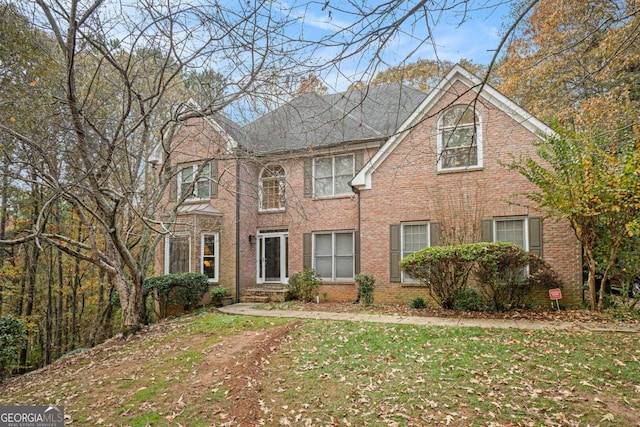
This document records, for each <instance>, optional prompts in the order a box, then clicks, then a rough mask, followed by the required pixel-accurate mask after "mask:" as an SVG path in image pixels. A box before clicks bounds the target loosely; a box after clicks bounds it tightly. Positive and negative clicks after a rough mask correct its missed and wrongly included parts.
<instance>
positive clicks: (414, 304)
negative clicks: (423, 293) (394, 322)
mask: <svg viewBox="0 0 640 427" xmlns="http://www.w3.org/2000/svg"><path fill="white" fill-rule="evenodd" d="M426 306H427V303H426V302H425V301H424V298H422V297H415V298H411V300H409V307H411V308H425V307H426Z"/></svg>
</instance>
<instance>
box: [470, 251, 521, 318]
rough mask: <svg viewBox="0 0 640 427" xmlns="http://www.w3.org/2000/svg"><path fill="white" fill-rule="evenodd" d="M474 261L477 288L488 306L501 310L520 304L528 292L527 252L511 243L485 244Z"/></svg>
mask: <svg viewBox="0 0 640 427" xmlns="http://www.w3.org/2000/svg"><path fill="white" fill-rule="evenodd" d="M476 261H477V268H476V269H475V277H476V280H477V282H478V287H479V289H480V292H481V293H482V295H483V296H484V297H485V298H486V300H487V301H488V302H489V303H490V304H492V306H493V307H492V308H494V309H496V310H499V311H505V310H509V309H512V308H515V307H520V306H521V305H522V304H523V303H524V299H525V298H526V297H527V296H528V295H529V294H530V292H531V286H530V285H529V280H528V278H527V266H528V264H529V253H528V252H526V251H525V250H523V249H522V248H520V247H518V246H516V245H513V244H511V243H504V242H496V243H488V244H486V245H485V246H484V247H483V248H482V250H481V251H480V252H479V253H478V254H477V258H476Z"/></svg>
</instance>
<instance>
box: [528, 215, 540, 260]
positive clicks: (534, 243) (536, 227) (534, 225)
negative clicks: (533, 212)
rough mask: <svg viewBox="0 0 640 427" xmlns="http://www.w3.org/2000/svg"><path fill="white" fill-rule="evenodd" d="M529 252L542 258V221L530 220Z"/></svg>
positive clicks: (534, 218) (535, 218)
mask: <svg viewBox="0 0 640 427" xmlns="http://www.w3.org/2000/svg"><path fill="white" fill-rule="evenodd" d="M529 252H531V253H532V254H535V255H538V256H539V257H541V258H542V219H541V218H537V217H532V218H529Z"/></svg>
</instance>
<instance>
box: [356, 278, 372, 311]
mask: <svg viewBox="0 0 640 427" xmlns="http://www.w3.org/2000/svg"><path fill="white" fill-rule="evenodd" d="M356 284H357V285H358V295H359V296H360V299H361V300H362V302H363V304H364V305H365V306H370V305H373V291H374V290H375V287H376V276H374V275H373V274H371V273H360V274H357V275H356Z"/></svg>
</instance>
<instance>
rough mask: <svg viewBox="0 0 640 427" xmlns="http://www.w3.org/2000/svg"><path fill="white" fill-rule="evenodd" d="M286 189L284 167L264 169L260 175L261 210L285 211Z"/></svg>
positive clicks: (276, 166) (274, 166)
mask: <svg viewBox="0 0 640 427" xmlns="http://www.w3.org/2000/svg"><path fill="white" fill-rule="evenodd" d="M285 187H286V182H285V173H284V169H283V168H282V166H279V165H272V166H267V167H266V168H264V169H262V172H261V173H260V210H261V211H281V210H284V208H285V202H286V199H285Z"/></svg>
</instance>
